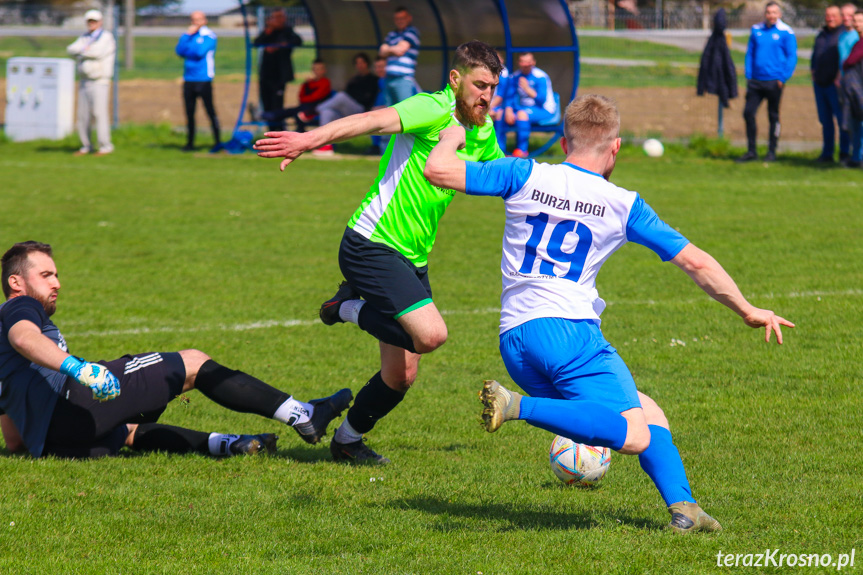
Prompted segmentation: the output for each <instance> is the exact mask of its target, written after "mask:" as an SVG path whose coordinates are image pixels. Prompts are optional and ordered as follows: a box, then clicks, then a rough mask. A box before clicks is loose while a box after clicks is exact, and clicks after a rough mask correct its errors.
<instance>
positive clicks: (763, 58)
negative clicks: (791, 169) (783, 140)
mask: <svg viewBox="0 0 863 575" xmlns="http://www.w3.org/2000/svg"><path fill="white" fill-rule="evenodd" d="M780 18H782V9H781V8H780V7H779V4H777V3H776V2H768V3H767V6H766V7H765V9H764V21H763V22H759V23H758V24H755V25H754V26H753V27H752V32H751V34H750V36H749V46H748V47H747V49H746V80H747V82H746V107H745V108H744V110H743V119H744V120H746V140H747V143H748V151H747V152H746V153H745V154H744V155H743V156H741V157H740V158H738V160H737V161H738V162H749V161H752V160H757V159H758V152H757V151H756V149H755V143H756V142H755V139H756V135H757V133H758V127H757V125H756V123H755V114H756V112H758V107H759V106H760V105H761V101H762V100H764V99H765V98H766V99H767V117H768V119H769V120H770V138H769V140H768V151H767V155H766V156H764V161H765V162H772V161H774V160H775V159H776V145H777V144H778V143H779V129H780V128H779V102H780V100H781V99H782V90H783V88H784V87H785V84H786V83H787V82H788V80H789V79H790V78H791V75H792V74H794V68H796V67H797V38H796V36H794V30H792V29H791V27H790V26H789V25H788V24H786V23H785V22H783V21H782V20H781V19H780Z"/></svg>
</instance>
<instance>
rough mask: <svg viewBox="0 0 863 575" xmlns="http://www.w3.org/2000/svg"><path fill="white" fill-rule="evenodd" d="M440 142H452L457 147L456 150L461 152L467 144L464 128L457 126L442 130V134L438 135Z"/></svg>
mask: <svg viewBox="0 0 863 575" xmlns="http://www.w3.org/2000/svg"><path fill="white" fill-rule="evenodd" d="M438 140H440V141H441V142H443V141H444V140H446V141H448V142H449V141H452V142H453V143H455V144H456V146H457V147H456V150H461V149H463V148H464V146H465V143H466V136H465V131H464V127H463V126H461V125H456V126H450V127H449V128H446V129H445V130H441V133H440V134H438Z"/></svg>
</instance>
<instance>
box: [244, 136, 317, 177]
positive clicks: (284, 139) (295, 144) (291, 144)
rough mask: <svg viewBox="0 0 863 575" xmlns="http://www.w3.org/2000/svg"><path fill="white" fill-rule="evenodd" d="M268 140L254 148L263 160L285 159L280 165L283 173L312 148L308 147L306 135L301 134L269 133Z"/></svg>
mask: <svg viewBox="0 0 863 575" xmlns="http://www.w3.org/2000/svg"><path fill="white" fill-rule="evenodd" d="M264 136H266V138H264V139H262V140H258V141H257V142H255V145H254V146H253V147H254V149H255V151H257V152H258V155H259V156H260V157H262V158H285V159H284V160H282V163H281V164H280V165H279V169H280V170H281V171H283V172H284V171H285V168H286V167H287V166H288V164H290V163H291V162H293V161H294V160H296V159H297V158H299V157H300V156H301V155H302V154H303V152H308V151H309V150H310V149H311V148H309V147H308V146H307V145H306V137H305V134H301V133H299V132H267V133H265V134H264Z"/></svg>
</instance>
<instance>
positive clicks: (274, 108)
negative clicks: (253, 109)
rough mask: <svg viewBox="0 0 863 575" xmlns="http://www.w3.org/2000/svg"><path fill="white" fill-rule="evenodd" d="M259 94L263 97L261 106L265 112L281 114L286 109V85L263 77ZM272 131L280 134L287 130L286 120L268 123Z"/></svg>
mask: <svg viewBox="0 0 863 575" xmlns="http://www.w3.org/2000/svg"><path fill="white" fill-rule="evenodd" d="M258 93H259V94H260V97H261V106H263V108H264V112H280V111H281V110H282V109H283V108H284V107H285V84H284V83H282V84H279V83H278V82H273V81H272V80H269V79H267V78H264V77H262V78H261V80H260V81H259V82H258ZM267 125H268V127H269V129H270V131H273V132H279V131H281V130H284V129H285V120H284V118H279V119H276V120H270V121H268V122H267Z"/></svg>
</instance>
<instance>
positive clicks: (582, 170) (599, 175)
mask: <svg viewBox="0 0 863 575" xmlns="http://www.w3.org/2000/svg"><path fill="white" fill-rule="evenodd" d="M561 165H563V166H569V167H570V168H573V169H576V170H578V171H579V172H584V173H585V174H590V175H591V176H596V177H598V178H602V174H597V173H596V172H591V171H590V170H585V169H584V168H581V167H579V166H576V165H575V164H572V163H570V162H564V163H563V164H561ZM602 179H603V180H604V179H605V178H602Z"/></svg>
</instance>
